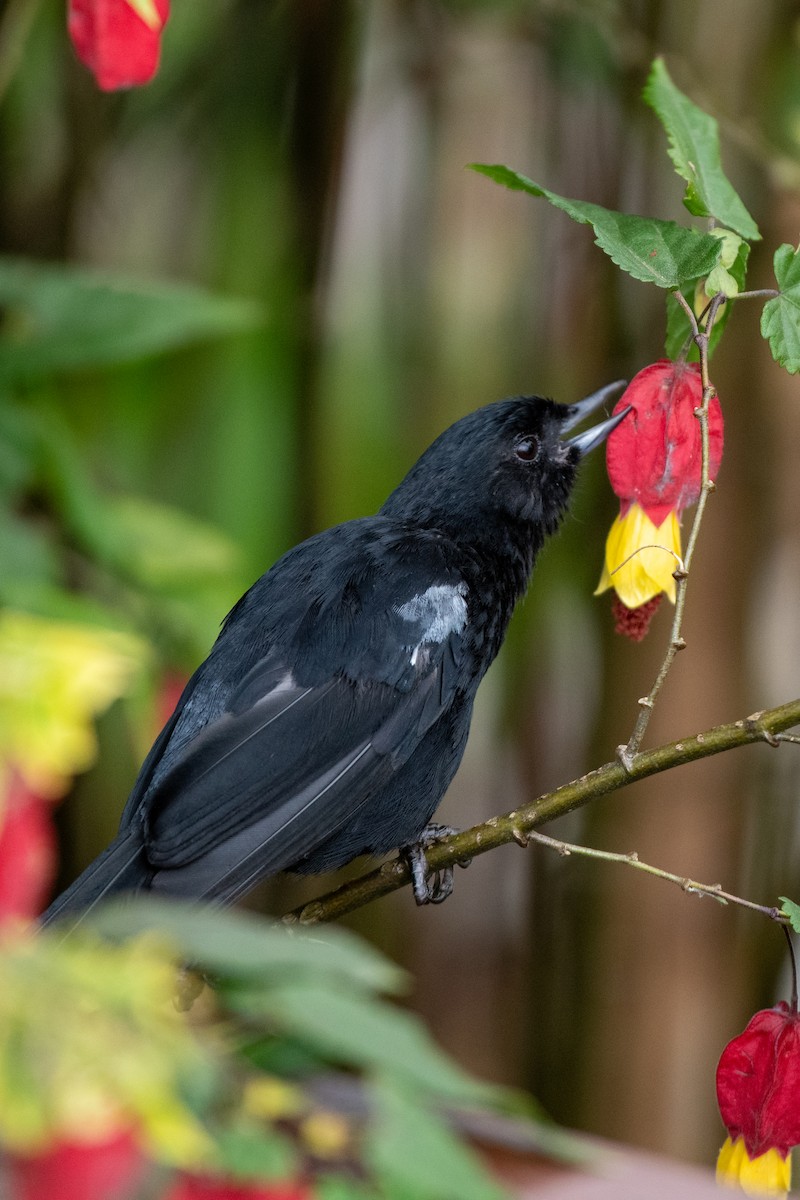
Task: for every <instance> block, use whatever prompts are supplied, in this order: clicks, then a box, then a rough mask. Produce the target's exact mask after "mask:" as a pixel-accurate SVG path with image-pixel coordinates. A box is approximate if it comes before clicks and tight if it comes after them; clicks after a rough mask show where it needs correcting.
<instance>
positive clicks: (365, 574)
mask: <svg viewBox="0 0 800 1200" xmlns="http://www.w3.org/2000/svg"><path fill="white" fill-rule="evenodd" d="M357 550H358V555H357V558H358V561H357V563H354V564H353V565H352V566H351V565H350V563H349V557H348V556H345V560H344V563H341V562H340V563H338V564H337V570H336V572H335V576H334V577H332V576H331V574H330V572H327V573H323V574H322V577H321V579H319V580H317V581H316V584H315V586H313V587H312V588H311V590H310V591H309V592H308V593H307V594H305V595H303V596H302V597H299V598H295V602H294V607H293V608H292V613H294V614H295V615H294V616H292V617H291V619H290V614H288V613H287V614H285V620H284V622H283V624H282V628H283V630H284V636H282V637H277V636H276V637H275V638H274V639H273V641H272V644H271V645H270V646H269V648H268V649H267V650H266V651H265V653H264V654H263V655H262V656H261V657H260V658H258V660H257V661H256V662H255V663H254V665H253V666H252V667H251V668H250V670H249V671H248V672H247V674H246V675H245V677H244V678H243V679H242V680H241V682H240V683H239V684H238V686H237V687H236V688H235V689H234V690H233V692H232V693H231V695H230V696H229V697H228V699H227V701H226V704H225V709H224V711H223V712H222V713H221V714H220V715H218V716H217V717H216V718H215V719H214V720H212V721H210V722H209V723H208V724H206V725H205V727H204V728H202V729H201V730H200V732H199V733H197V734H196V736H194V737H193V738H191V739H190V740H189V741H187V742H186V744H185V745H184V746H183V748H182V750H181V752H180V753H179V754H178V755H174V754H173V755H171V756H170V759H169V765H168V767H167V768H166V769H163V767H162V769H161V770H160V773H158V774H156V775H155V776H154V778H153V782H152V783H151V785H150V787H149V788H148V790H147V795H146V802H145V804H144V806H143V807H144V821H145V840H146V844H147V853H148V858H149V861H150V863H151V865H152V867H153V869H154V871H155V872H156V874H155V876H154V879H153V886H154V887H155V888H156V889H164V890H166V891H169V892H174V893H178V894H185V895H191V896H206V897H216V898H220V899H224V900H232V899H234V898H235V897H236V896H238V895H239V894H241V893H242V892H244V891H246V890H247V889H248V888H249V887H252V886H253V884H254V883H255V882H256V881H257V880H258V879H259V878H262V877H264V876H266V875H271V874H273V873H275V872H277V871H280V870H283V869H285V868H286V867H289V866H292V865H294V864H296V863H298V862H299V861H301V860H302V859H303V858H304V857H306V856H307V855H309V854H311V853H313V851H314V850H315V849H316V848H317V847H319V846H320V845H322V843H324V842H325V841H326V840H327V839H328V838H330V837H331V836H332V835H333V834H335V833H336V831H337V830H339V829H341V828H342V827H343V826H344V825H345V824H346V823H347V821H348V820H349V819H350V818H352V816H353V815H354V814H355V813H356V812H358V811H359V809H360V808H361V807H362V806H363V805H364V804H365V803H366V802H367V801H368V800H369V799H370V797H372V796H374V795H375V794H376V792H378V791H379V790H380V789H381V787H382V786H384V785H385V784H386V783H387V782H388V781H389V780H390V779H391V777H392V776H393V774H394V773H395V772H396V771H397V770H398V769H399V768H400V767H401V766H402V765H403V763H404V762H406V761H407V759H408V757H409V756H410V754H411V753H412V752H413V751H414V749H415V748H416V747H417V746H418V745H419V743H420V742H421V740H422V739H423V737H424V736H425V734H426V732H427V731H428V730H429V729H430V728H431V727H432V726H433V725H434V724H435V722H436V721H437V720H438V719H439V718H440V717H441V715H442V714H443V713H444V712H445V711H446V710H447V709H448V707H449V706H450V704H451V703H452V701H453V698H454V696H455V695H456V693H457V691H458V688H459V686H460V682H461V681H462V674H463V669H464V661H463V660H464V638H463V636H462V635H463V631H464V628H465V626H466V623H467V588H466V585H465V584H464V583H463V581H462V580H461V579H460V577H459V576H458V575H457V574H456V573H455V572H454V571H453V570H451V569H446V568H445V567H444V566H443V564H442V559H441V553H440V552H438V551H437V553H435V554H434V555H433V560H431V555H430V554H429V553H428V548H427V547H426V545H425V543H424V542H423V544H422V545H421V546H420V547H417V548H416V550H417V553H416V556H415V557H413V558H412V559H411V562H410V564H409V565H408V566H407V568H405V569H400V568H401V567H402V566H403V564H405V563H406V561H407V557H408V556H407V552H406V551H405V550H403V552H402V553H401V551H400V549H399V548H398V549H397V550H396V551H395V552H393V553H390V552H388V551H387V549H386V547H385V546H384V547H382V550H381V553H380V554H379V555H378V554H374V555H372V556H367V559H368V561H366V562H365V561H364V547H363V546H359V547H357ZM267 578H268V577H267ZM284 590H285V589H284ZM298 613H299V616H298V615H297V614H298ZM241 620H242V621H244V620H245V618H244V617H243V618H241ZM286 628H289V630H290V634H289V636H285V630H286ZM236 633H237V631H236V630H234V631H233V634H232V636H235V635H236ZM173 736H174V735H173Z"/></svg>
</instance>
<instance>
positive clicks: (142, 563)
mask: <svg viewBox="0 0 800 1200" xmlns="http://www.w3.org/2000/svg"><path fill="white" fill-rule="evenodd" d="M106 503H107V506H108V510H109V516H110V519H111V520H112V521H113V523H114V525H115V526H116V530H117V536H116V544H117V545H118V546H119V547H120V549H121V550H122V551H123V553H124V561H125V564H126V569H127V573H129V574H130V575H131V576H132V577H133V578H134V579H136V580H137V581H138V582H139V583H141V584H143V585H144V586H145V587H147V588H153V589H156V590H160V591H173V592H174V591H179V592H182V591H185V590H186V588H187V587H188V588H192V589H195V588H196V587H198V586H201V585H202V584H204V583H207V582H209V581H213V580H216V579H219V578H227V577H229V575H230V574H231V573H232V572H233V571H235V570H236V569H237V566H238V562H237V560H238V557H239V556H238V551H237V548H236V546H235V544H234V543H233V542H232V541H231V540H230V539H229V538H227V537H226V536H225V535H224V534H222V533H220V532H219V531H218V530H217V529H215V528H214V527H213V526H212V525H207V524H206V523H205V522H204V521H199V520H197V519H196V518H195V517H190V516H189V514H188V513H184V512H181V511H180V510H179V509H177V508H170V507H168V506H167V505H165V504H156V503H155V502H154V501H151V500H145V499H144V498H142V497H140V496H121V497H115V498H113V499H111V500H107V501H106Z"/></svg>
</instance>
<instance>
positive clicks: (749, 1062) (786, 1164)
mask: <svg viewBox="0 0 800 1200" xmlns="http://www.w3.org/2000/svg"><path fill="white" fill-rule="evenodd" d="M717 1101H718V1103H719V1110H720V1113H721V1115H722V1120H723V1122H724V1124H725V1127H726V1129H727V1130H728V1137H727V1140H726V1141H725V1145H724V1146H723V1147H722V1149H721V1150H720V1152H719V1158H718V1159H717V1179H718V1181H719V1182H720V1183H722V1184H727V1185H728V1186H731V1187H740V1188H741V1189H742V1190H743V1191H744V1192H745V1193H746V1194H747V1195H748V1196H785V1195H786V1193H787V1192H788V1190H789V1185H790V1182H791V1162H790V1159H789V1151H790V1150H791V1149H792V1147H793V1146H796V1145H798V1144H800V1013H798V1012H796V1011H795V1010H794V1009H792V1008H790V1007H789V1005H788V1004H786V1003H783V1002H782V1003H780V1004H778V1005H776V1006H775V1008H769V1009H763V1010H762V1011H761V1012H757V1013H756V1015H755V1016H754V1017H753V1018H752V1020H751V1021H750V1023H749V1024H748V1026H747V1028H746V1029H745V1030H744V1032H743V1033H740V1034H739V1036H738V1037H735V1038H734V1039H733V1041H731V1042H729V1043H728V1045H727V1046H726V1047H725V1049H724V1050H723V1052H722V1057H721V1058H720V1060H719V1066H718V1067H717Z"/></svg>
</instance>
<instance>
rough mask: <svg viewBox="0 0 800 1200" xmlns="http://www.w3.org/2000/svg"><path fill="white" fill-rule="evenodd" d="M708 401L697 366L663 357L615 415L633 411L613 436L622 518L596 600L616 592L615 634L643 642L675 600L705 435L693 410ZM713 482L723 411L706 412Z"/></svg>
mask: <svg viewBox="0 0 800 1200" xmlns="http://www.w3.org/2000/svg"><path fill="white" fill-rule="evenodd" d="M702 401H703V386H702V382H701V379H700V368H699V367H698V366H697V364H696V363H691V364H689V363H683V362H670V361H669V359H661V360H660V361H659V362H656V363H652V364H651V365H650V366H649V367H645V368H644V370H642V371H640V372H639V374H638V375H636V377H635V378H634V379H633V380H631V382H630V384H629V385H628V387H627V388H626V389H625V392H624V393H623V395H622V396H620V398H619V400H618V401H617V403H616V405H615V406H614V412H615V413H616V412H619V411H620V410H621V409H623V408H625V407H626V406H627V405H630V406H631V408H632V409H633V412H632V413H631V414H630V416H629V417H627V419H626V420H624V421H623V422H622V424H621V425H618V426H617V428H616V429H615V430H614V431H613V432H612V433H611V434H610V436H609V438H608V442H607V445H606V464H607V467H608V477H609V479H610V481H611V486H612V488H613V489H614V491H615V492H616V494H617V495H618V496H619V498H620V513H619V516H618V517H617V519H616V520H615V521H614V524H613V525H612V527H611V531H610V533H609V535H608V539H607V541H606V552H605V561H604V565H603V574H602V577H601V579H600V583H599V585H598V587H597V591H596V592H595V595H598V594H599V593H601V592H604V591H606V590H607V589H608V588H613V589H614V591H615V592H616V596H615V601H614V615H615V617H616V618H617V632H619V633H624V634H626V635H627V636H629V637H632V638H634V640H636V641H638V640H640V638H642V637H643V636H644V634H645V633H646V632H647V626H648V624H649V621H650V618H651V617H652V615H653V613H654V612H655V610H656V608H657V607H658V604H659V603H660V601H661V596H662V594H665V595H667V596H668V597H669V599H670V600H672V601H673V603H674V601H675V580H674V578H673V572H674V571H675V569H676V568H677V567H678V566H679V565H680V562H681V535H680V524H679V522H680V518H681V514H682V513H683V510H684V509H685V508H687V507H688V506H689V505H690V504H694V503H695V501H696V500H697V499H698V497H699V495H700V486H701V474H702V472H701V467H702V437H701V430H700V423H699V421H698V420H697V418H696V417H695V415H694V413H695V409H696V408H699V406H700V405H701V404H702ZM708 436H709V477H710V478H711V479H714V478H715V477H716V474H717V472H718V470H719V465H720V461H721V459H722V442H723V424H722V410H721V409H720V405H719V400H718V399H717V398H716V396H715V397H714V398H713V399H712V400H711V403H710V404H709V409H708Z"/></svg>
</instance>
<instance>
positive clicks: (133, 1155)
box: [10, 1133, 144, 1200]
mask: <svg viewBox="0 0 800 1200" xmlns="http://www.w3.org/2000/svg"><path fill="white" fill-rule="evenodd" d="M143 1165H144V1160H143V1159H142V1156H141V1153H140V1151H139V1149H138V1147H137V1145H136V1142H135V1140H134V1138H133V1136H132V1135H131V1134H130V1133H121V1134H116V1135H115V1136H114V1137H112V1138H110V1139H108V1140H107V1141H105V1142H57V1143H56V1144H55V1145H54V1146H52V1147H51V1148H50V1149H49V1150H46V1151H45V1152H44V1153H41V1154H36V1155H30V1156H27V1155H19V1154H17V1155H12V1156H10V1174H11V1179H12V1185H13V1190H12V1193H11V1194H12V1196H13V1200H109V1197H110V1196H122V1195H128V1194H129V1193H130V1188H131V1184H132V1183H133V1181H134V1178H135V1177H136V1176H137V1175H138V1174H139V1173H140V1171H141V1169H142V1166H143Z"/></svg>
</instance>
